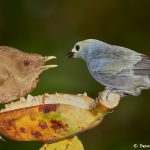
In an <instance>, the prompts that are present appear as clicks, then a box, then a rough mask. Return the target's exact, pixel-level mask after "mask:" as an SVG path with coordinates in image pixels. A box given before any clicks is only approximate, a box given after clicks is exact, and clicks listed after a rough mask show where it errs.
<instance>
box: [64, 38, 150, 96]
mask: <svg viewBox="0 0 150 150" xmlns="http://www.w3.org/2000/svg"><path fill="white" fill-rule="evenodd" d="M67 55H68V57H74V58H82V59H83V60H84V61H85V62H86V64H87V67H88V69H89V71H90V73H91V74H92V76H93V77H94V78H95V80H97V81H98V82H99V83H101V84H103V85H104V86H105V87H106V89H107V90H109V91H115V92H117V93H119V94H120V95H121V96H125V95H134V96H138V95H140V93H141V90H143V89H149V88H150V57H149V56H146V55H144V54H140V53H137V52H135V51H133V50H130V49H128V48H124V47H121V46H115V45H110V44H107V43H105V42H102V41H99V40H95V39H88V40H84V41H81V42H77V43H76V44H75V46H74V48H73V49H72V50H71V51H70V52H69V53H68V54H67Z"/></svg>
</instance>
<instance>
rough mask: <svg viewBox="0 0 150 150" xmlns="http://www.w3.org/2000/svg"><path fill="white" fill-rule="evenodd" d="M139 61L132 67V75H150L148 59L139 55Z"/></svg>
mask: <svg viewBox="0 0 150 150" xmlns="http://www.w3.org/2000/svg"><path fill="white" fill-rule="evenodd" d="M141 57H142V59H141V61H139V62H137V63H136V64H135V65H134V66H133V71H134V74H137V75H150V57H148V56H145V55H141Z"/></svg>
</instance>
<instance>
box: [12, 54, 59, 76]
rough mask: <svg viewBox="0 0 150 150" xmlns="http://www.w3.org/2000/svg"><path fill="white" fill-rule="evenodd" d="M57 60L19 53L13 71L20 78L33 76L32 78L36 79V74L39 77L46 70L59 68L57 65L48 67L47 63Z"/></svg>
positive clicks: (51, 57)
mask: <svg viewBox="0 0 150 150" xmlns="http://www.w3.org/2000/svg"><path fill="white" fill-rule="evenodd" d="M55 58H56V57H55V56H45V57H44V56H41V55H39V54H32V53H24V52H19V53H16V56H15V60H14V63H15V65H14V66H15V68H14V69H13V71H15V72H14V73H15V74H16V75H18V77H21V78H26V77H27V76H31V78H32V77H33V78H34V74H36V75H37V76H38V75H40V74H41V73H42V72H43V71H44V70H47V69H50V68H54V67H57V65H46V62H48V61H49V60H52V59H55Z"/></svg>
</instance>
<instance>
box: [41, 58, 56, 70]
mask: <svg viewBox="0 0 150 150" xmlns="http://www.w3.org/2000/svg"><path fill="white" fill-rule="evenodd" d="M52 59H56V57H55V56H45V57H44V62H47V61H49V60H52ZM57 66H58V65H44V66H42V70H47V69H50V68H55V67H57Z"/></svg>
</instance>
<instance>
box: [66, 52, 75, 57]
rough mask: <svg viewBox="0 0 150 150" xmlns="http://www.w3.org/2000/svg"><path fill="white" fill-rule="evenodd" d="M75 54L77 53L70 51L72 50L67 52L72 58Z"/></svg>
mask: <svg viewBox="0 0 150 150" xmlns="http://www.w3.org/2000/svg"><path fill="white" fill-rule="evenodd" d="M74 54H75V52H72V51H70V52H68V53H67V54H66V56H67V57H68V58H71V57H73V56H74Z"/></svg>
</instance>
